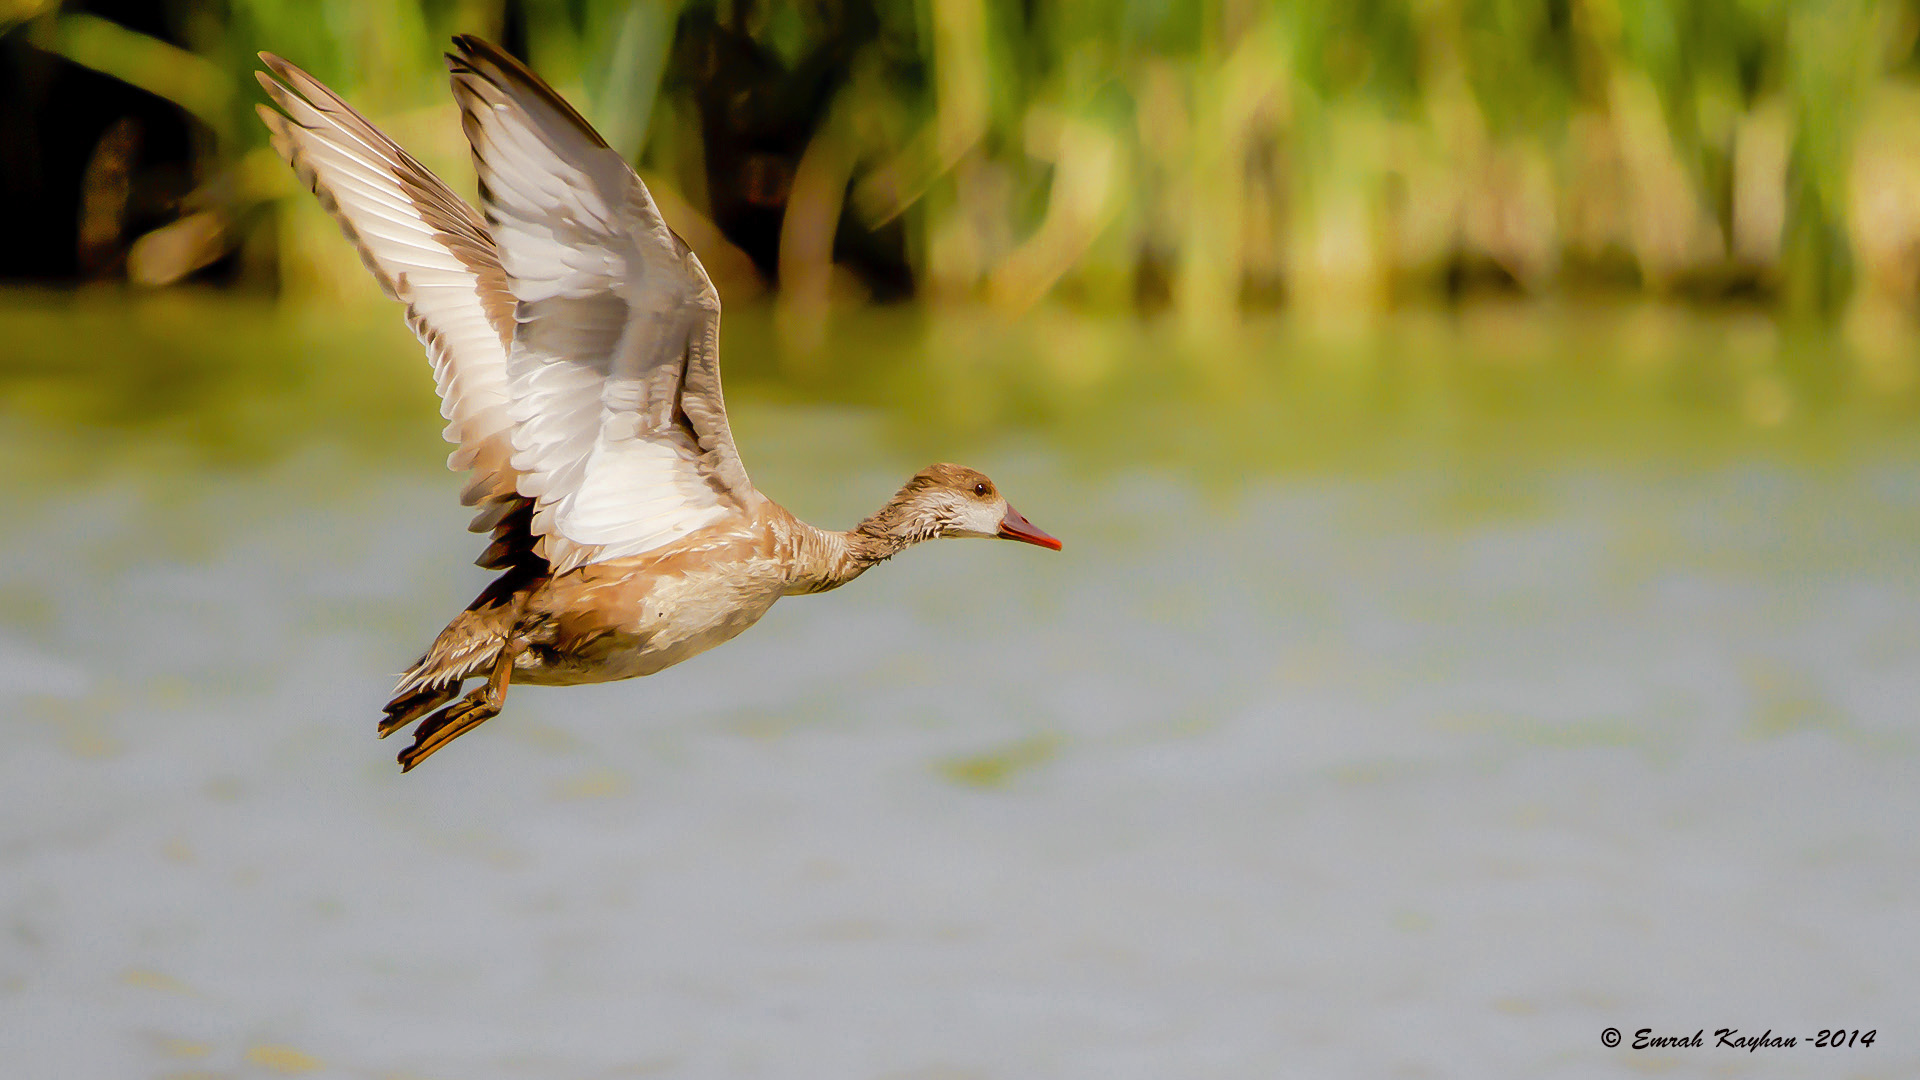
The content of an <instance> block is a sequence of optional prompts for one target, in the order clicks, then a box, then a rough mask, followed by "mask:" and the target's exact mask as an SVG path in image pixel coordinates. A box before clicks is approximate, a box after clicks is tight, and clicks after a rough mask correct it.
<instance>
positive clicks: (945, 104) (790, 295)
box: [0, 0, 1920, 340]
mask: <svg viewBox="0 0 1920 1080" xmlns="http://www.w3.org/2000/svg"><path fill="white" fill-rule="evenodd" d="M162 2H170V3H172V5H173V9H174V11H173V13H174V17H175V19H176V20H178V23H179V25H180V26H182V27H183V29H184V37H185V39H186V40H187V41H189V42H190V49H189V50H184V51H183V50H180V49H176V48H174V47H173V46H170V45H165V44H163V43H160V42H156V41H152V40H150V39H146V38H143V37H141V36H139V35H137V34H133V33H131V32H129V31H126V30H124V29H121V28H119V27H117V26H114V25H112V24H110V23H107V22H105V21H103V20H101V19H99V18H97V17H94V16H91V15H86V14H82V13H78V12H73V11H66V10H62V9H61V8H60V7H59V6H58V4H57V3H49V2H46V0H12V3H11V4H9V5H8V6H6V7H4V8H0V26H4V25H5V24H6V23H8V22H27V23H29V24H30V25H29V26H27V28H26V30H25V32H26V33H28V34H29V35H30V40H32V41H33V42H35V43H37V44H38V45H40V46H41V47H43V48H46V49H50V50H53V51H56V52H59V53H61V54H63V55H65V56H67V57H69V58H71V59H73V60H75V61H78V62H80V63H82V64H85V65H87V66H89V67H93V68H96V69H98V70H101V71H104V72H107V73H110V74H113V75H116V76H119V77H121V78H123V79H126V80H127V81H129V82H132V83H135V84H137V85H139V86H142V87H145V88H147V89H150V90H152V91H154V92H155V93H158V94H161V95H164V96H166V97H169V98H171V99H173V100H175V101H177V102H179V103H180V104H181V105H182V106H183V107H184V108H186V109H187V110H188V111H189V112H191V113H192V114H193V115H195V116H196V117H199V118H200V119H201V120H203V121H204V122H205V123H206V125H207V129H208V131H209V133H210V137H209V138H208V139H207V140H205V144H204V147H203V156H204V160H203V161H202V163H201V175H202V177H203V179H204V181H205V184H204V187H203V189H202V191H201V193H200V194H199V195H198V196H197V197H196V198H195V199H193V200H190V201H189V205H188V206H187V207H185V208H184V211H183V217H182V220H181V221H180V222H179V223H176V224H175V225H173V226H169V227H168V228H166V229H163V230H161V232H160V233H159V234H156V235H152V236H149V237H146V238H143V239H142V241H141V242H140V244H139V245H137V246H136V248H135V250H134V252H133V258H132V259H131V261H130V269H131V273H132V275H133V276H134V277H135V278H136V279H139V280H145V281H149V282H166V281H171V280H174V279H177V278H178V277H180V276H182V275H183V274H184V273H186V272H188V271H190V270H191V269H192V268H194V267H195V266H197V265H201V264H204V263H205V262H206V261H207V260H208V259H210V258H212V257H214V256H216V255H218V254H219V253H221V252H224V251H226V250H230V249H231V248H233V247H234V246H241V247H242V248H243V249H245V248H246V246H247V245H249V244H254V245H259V246H260V254H259V256H258V263H257V264H250V265H253V266H254V269H255V270H256V271H257V273H258V274H259V275H260V276H261V277H263V278H265V277H268V276H271V275H272V274H273V273H274V272H275V268H274V267H273V266H271V265H268V263H269V260H271V259H277V261H278V263H279V266H278V268H277V272H278V274H279V276H280V277H281V279H282V280H284V281H285V282H286V284H287V286H288V287H289V288H290V289H291V290H292V291H293V292H295V293H296V294H297V293H302V292H318V293H320V294H323V295H347V294H350V293H352V292H354V291H356V290H360V289H362V288H363V284H364V283H363V282H362V281H361V280H360V277H359V275H360V271H359V269H358V267H357V265H356V264H355V263H354V261H353V259H352V257H351V255H350V253H347V252H345V251H344V250H342V249H343V245H340V244H339V243H338V241H337V239H335V238H333V237H331V236H330V235H328V234H327V232H326V230H327V228H328V227H327V226H325V225H324V224H323V223H321V221H320V219H319V216H318V215H317V214H315V213H314V212H313V211H312V208H311V206H310V205H309V202H310V200H308V199H307V198H306V197H304V196H303V195H298V193H297V192H295V191H294V190H293V183H292V181H291V180H290V178H288V177H287V175H286V171H285V170H284V168H282V167H280V166H279V165H278V163H277V162H275V161H273V160H271V159H270V157H268V156H266V155H265V154H264V152H263V150H262V141H263V140H262V133H261V131H260V130H259V125H258V124H257V122H255V121H254V120H253V118H252V116H251V107H252V103H253V102H254V101H256V100H258V98H259V94H258V93H257V91H256V90H255V88H254V87H253V85H252V83H251V81H250V74H249V73H250V72H251V71H252V69H253V68H254V67H255V66H256V62H255V60H254V58H253V53H254V51H255V50H258V49H263V48H264V49H269V50H272V51H276V52H280V53H282V54H284V55H286V56H288V57H289V58H291V59H294V60H295V61H296V62H298V63H300V64H301V65H303V66H305V67H307V68H308V69H310V70H312V71H313V72H314V73H315V74H316V75H318V76H319V77H321V78H322V79H324V80H326V81H328V82H330V83H331V84H333V85H334V86H335V87H336V88H338V89H339V90H341V91H342V92H343V93H344V94H346V95H347V96H348V97H349V98H350V99H352V100H353V101H354V102H356V103H357V104H358V105H360V106H361V107H362V108H363V109H364V110H365V111H367V112H369V113H370V114H371V115H373V116H374V117H375V118H376V119H378V120H380V121H381V122H382V123H383V124H386V125H388V126H389V127H390V129H391V130H392V131H393V132H394V133H395V135H396V136H397V137H398V138H400V140H401V141H402V142H403V143H405V144H407V145H408V146H409V147H411V148H414V149H415V150H416V152H418V153H420V155H421V156H422V157H423V158H424V159H426V160H427V161H428V162H429V163H430V164H433V165H435V166H436V167H440V168H441V169H443V171H444V172H446V174H447V175H449V176H450V177H461V176H464V175H465V172H466V170H465V167H464V166H463V165H460V164H459V158H460V156H461V153H462V148H461V147H460V145H459V142H458V140H459V134H458V127H457V125H455V124H452V123H451V122H450V119H449V116H450V113H449V110H448V107H447V106H446V104H445V102H446V95H445V90H444V85H443V79H442V73H441V69H440V66H439V65H440V60H439V53H440V51H441V48H442V46H443V43H444V42H445V40H446V38H447V36H448V35H449V34H451V33H454V32H457V31H467V32H475V33H479V34H482V35H486V36H491V37H495V38H498V37H500V36H501V34H502V32H503V30H504V29H506V26H507V20H508V19H509V16H510V15H512V16H513V17H514V18H515V19H517V20H519V24H520V25H523V26H524V30H525V34H524V36H525V41H526V48H527V52H528V53H529V54H530V56H529V59H530V60H531V62H532V64H533V65H534V66H535V67H536V68H537V69H539V70H540V71H542V72H543V73H544V74H545V75H546V76H547V77H548V78H549V79H550V80H552V81H553V82H554V83H555V84H556V85H557V86H558V87H560V88H561V90H562V91H563V92H564V93H567V94H569V95H572V96H574V97H575V98H576V100H578V102H579V103H580V104H581V106H582V107H583V111H585V112H586V113H587V115H588V116H589V117H590V118H591V119H593V120H594V121H595V122H596V123H597V124H598V125H600V127H601V128H602V130H603V131H605V132H606V133H607V135H608V136H609V138H610V140H611V141H612V142H613V143H614V144H615V145H616V146H618V147H620V148H621V149H622V150H623V151H624V152H627V153H628V154H629V155H630V156H631V157H633V158H634V159H636V160H637V161H639V162H640V164H641V166H642V168H643V171H645V172H646V174H647V175H648V176H649V178H650V179H652V180H653V181H654V183H655V185H656V187H658V188H661V189H662V190H664V191H665V192H666V196H667V197H666V199H664V200H663V201H665V202H670V203H671V204H672V205H671V206H670V207H669V209H670V211H671V213H672V214H674V215H676V216H677V218H678V220H679V221H680V222H682V223H685V224H686V228H685V229H683V231H688V232H689V239H690V240H692V241H693V242H694V246H695V247H696V248H699V249H701V250H702V251H703V254H705V255H707V257H708V261H709V263H710V264H712V263H714V262H720V263H722V264H723V270H722V272H720V273H716V277H718V278H724V279H728V281H730V282H731V284H727V286H726V287H727V288H729V289H732V290H735V291H737V292H743V293H744V292H751V291H752V290H753V289H754V288H755V286H756V285H757V282H756V281H755V280H754V274H753V272H752V270H751V267H750V266H749V265H748V264H747V262H746V260H745V259H744V258H740V257H737V255H738V253H737V252H731V251H729V250H727V249H726V246H725V245H724V243H723V242H722V241H721V240H720V238H719V235H718V233H717V232H715V231H713V230H712V229H711V226H710V225H708V226H706V227H705V228H704V229H703V228H702V226H703V224H704V223H705V222H706V219H707V218H709V217H710V216H711V214H710V208H709V205H708V198H709V192H708V190H707V186H706V184H705V176H706V174H705V172H704V167H703V161H704V158H703V154H704V149H703V146H702V126H701V122H700V115H699V107H698V104H697V101H696V90H697V85H698V83H699V81H700V79H701V78H703V77H709V76H711V74H712V73H711V72H710V71H709V72H707V73H705V75H703V74H702V72H700V71H698V70H694V69H697V68H698V67H699V66H700V64H701V63H703V62H711V61H710V58H709V59H708V60H707V61H703V60H702V59H701V57H700V56H699V55H697V52H698V51H697V50H692V51H687V50H682V51H679V52H676V51H675V49H674V47H673V44H674V43H673V38H674V35H675V33H676V28H681V29H684V27H685V26H687V25H688V20H689V19H690V18H692V17H694V16H699V17H701V18H705V19H709V20H711V21H712V22H713V23H715V24H718V25H723V26H725V27H728V28H729V29H730V31H731V32H734V33H737V34H739V35H742V36H744V37H745V38H746V39H748V40H750V41H751V42H752V43H753V44H754V46H756V47H757V49H758V50H759V53H760V54H761V58H762V59H764V60H766V61H768V62H771V63H774V64H776V65H786V66H787V67H788V68H790V69H792V68H798V67H799V66H801V65H804V64H806V63H808V62H809V61H810V60H818V58H820V57H822V56H829V55H837V54H835V53H833V51H832V50H833V49H834V48H836V47H837V48H843V49H850V52H848V53H847V56H848V57H849V59H847V60H846V61H845V62H843V63H836V64H835V65H834V67H833V72H832V75H831V79H832V92H831V99H830V104H829V105H828V106H827V107H826V108H825V109H824V110H822V111H821V113H820V115H819V116H818V118H817V119H816V120H814V121H812V123H813V127H812V129H811V130H809V131H806V132H803V133H800V134H801V136H802V138H801V140H800V143H799V144H800V145H804V146H805V150H804V152H803V153H801V154H800V155H799V157H798V160H797V162H796V163H795V164H794V165H793V168H792V170H791V176H790V177H789V178H787V187H786V191H785V200H784V219H783V222H782V225H781V229H780V247H779V260H778V278H779V282H778V284H779V286H780V289H781V303H782V310H783V312H784V313H785V314H784V316H783V318H785V319H786V321H787V325H786V330H787V332H788V333H789V334H791V335H793V336H794V337H795V338H797V339H801V340H804V339H806V337H807V335H808V333H809V332H817V328H818V322H819V318H820V315H821V313H822V312H823V311H824V310H825V309H826V308H827V307H828V306H829V304H830V302H831V300H830V298H831V297H832V296H835V295H841V294H843V293H844V292H845V291H846V289H845V288H844V287H843V286H844V285H845V284H846V282H845V280H844V279H845V275H844V274H836V271H835V269H834V267H833V265H832V254H833V241H834V236H835V234H836V230H837V229H838V228H839V226H840V223H841V222H842V221H843V220H845V219H849V216H850V221H851V223H852V224H854V225H856V226H863V227H867V228H874V227H878V226H879V225H881V224H882V223H886V222H890V221H895V220H897V221H898V222H899V223H900V225H901V226H902V227H903V228H904V236H905V246H906V258H907V262H908V265H909V268H910V270H911V273H912V275H913V279H914V287H915V289H916V291H917V293H918V295H920V296H921V297H923V298H925V299H927V300H931V301H935V302H940V303H947V302H967V303H980V302H984V303H986V304H988V305H990V306H993V307H997V308H1001V309H1006V310H1012V311H1020V310H1025V309H1027V308H1029V307H1031V306H1033V305H1034V304H1035V303H1036V302H1038V301H1039V300H1041V299H1042V298H1044V297H1049V296H1051V297H1056V298H1059V299H1062V300H1064V301H1066V302H1069V303H1071V304H1075V305H1079V306H1082V307H1085V308H1090V309H1093V310H1130V309H1135V308H1139V307H1143V306H1144V307H1149V308H1154V307H1159V306H1163V305H1164V306H1169V307H1171V309H1172V310H1173V311H1174V312H1175V313H1176V314H1177V319H1176V321H1177V322H1178V323H1179V324H1180V325H1182V326H1184V327H1186V328H1187V330H1188V331H1189V332H1190V333H1191V332H1198V333H1201V334H1204V333H1206V332H1208V331H1209V329H1210V328H1215V327H1219V326H1221V325H1222V324H1224V323H1226V322H1229V321H1231V320H1233V319H1235V318H1237V317H1239V315H1240V313H1241V312H1243V311H1245V310H1247V309H1249V308H1258V307H1264V306H1270V305H1275V304H1292V305H1294V306H1296V307H1298V308H1300V309H1302V310H1306V311H1312V312H1315V313H1324V312H1340V311H1355V310H1359V311H1365V310H1371V309H1376V308H1380V307H1384V306H1389V305H1392V304H1394V303H1396V302H1398V301H1401V300H1404V299H1406V298H1409V297H1418V296H1421V295H1429V294H1431V295H1439V294H1445V293H1449V292H1457V291H1458V290H1460V289H1462V288H1468V289H1472V288H1480V287H1494V288H1498V289H1511V290H1517V291H1519V292H1520V293H1523V294H1528V295H1542V294H1553V293H1564V292H1569V291H1574V290H1584V289H1588V288H1590V287H1595V286H1599V287H1605V288H1611V289H1626V290H1638V291H1644V292H1647V293H1650V294H1653V295H1656V296H1680V297H1687V298H1698V297H1704V298H1709V299H1724V298H1728V297H1748V296H1754V297H1759V298H1762V299H1764V300H1777V301H1779V302H1780V303H1782V304H1783V305H1785V306H1786V307H1788V308H1791V309H1796V310H1808V311H1828V310H1835V309H1838V308H1841V307H1845V306H1848V305H1851V308H1852V309H1855V310H1865V311H1866V312H1867V314H1865V315H1860V316H1858V317H1860V318H1863V319H1867V320H1869V321H1871V320H1873V319H1875V318H1885V317H1886V316H1884V315H1876V314H1874V313H1875V312H1880V311H1893V312H1896V313H1897V312H1900V311H1902V310H1904V309H1905V308H1906V307H1907V306H1908V305H1909V302H1910V301H1911V300H1912V298H1913V297H1914V296H1915V295H1916V293H1920V124H1917V123H1916V122H1915V120H1914V117H1915V116H1916V115H1920V111H1917V110H1916V109H1915V108H1914V106H1915V105H1916V104H1920V92H1917V89H1916V82H1915V74H1916V58H1915V41H1916V35H1917V34H1920V7H1916V5H1915V4H1914V3H1911V2H1907V3H1896V2H1892V0H1815V2H1792V0H1364V2H1355V3H1324V2H1320V0H1276V2H1269V3H1261V2H1256V0H1113V2H1109V3H1088V2H1074V0H1056V2H1042V3H1023V2H1019V0H915V2H912V3H889V2H885V0H814V2H810V3H793V4H788V3H750V2H747V0H734V2H725V0H686V2H684V3H683V2H682V0H523V2H520V3H517V4H515V5H513V11H512V12H510V11H509V10H508V7H509V5H508V3H507V0H380V2H373V0H228V2H227V3H225V4H220V5H204V4H197V3H191V2H189V0H162ZM297 195H298V197H295V196H297ZM266 219H272V220H273V221H274V223H275V225H276V228H274V229H271V230H266V229H261V228H259V227H258V226H259V225H260V223H261V222H262V221H263V220H266ZM694 232H698V233H699V235H693V233H694ZM263 234H271V235H273V236H275V237H277V238H278V244H277V245H261V244H260V242H259V240H258V238H259V237H260V236H262V235H263ZM273 252H277V255H274V254H271V253H273ZM729 268H730V269H729Z"/></svg>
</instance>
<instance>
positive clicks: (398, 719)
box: [379, 568, 536, 771]
mask: <svg viewBox="0 0 1920 1080" xmlns="http://www.w3.org/2000/svg"><path fill="white" fill-rule="evenodd" d="M535 577H536V575H533V574H531V573H528V572H526V571H524V570H522V569H521V568H515V569H512V570H509V571H508V572H507V573H505V574H502V575H501V576H500V577H499V578H498V579H496V580H495V581H494V582H493V584H492V585H489V586H488V587H487V590H486V591H485V592H483V593H481V594H480V596H479V597H478V598H477V599H475V600H474V602H473V603H472V604H470V605H468V606H467V610H465V611H463V612H461V613H460V614H459V615H458V616H456V617H455V618H454V620H453V621H452V622H450V623H448V624H447V628H446V629H445V630H442V631H440V636H439V637H437V638H435V639H434V641H433V645H432V646H431V647H429V648H428V649H427V651H426V654H425V655H423V656H421V657H420V659H419V660H417V661H415V662H414V664H413V666H412V667H410V668H408V669H407V671H406V673H405V674H403V675H401V676H400V682H399V683H398V685H396V686H395V687H394V688H393V700H391V701H389V702H387V706H386V709H385V710H384V712H385V715H383V716H382V717H381V718H380V728H379V732H380V737H381V738H383V739H384V738H386V737H387V736H388V735H391V734H393V733H394V732H395V731H398V730H400V729H401V728H403V727H406V726H407V725H408V724H411V723H413V722H414V721H415V720H419V719H420V718H421V717H423V716H424V717H427V719H426V721H425V722H424V723H422V724H421V725H420V727H419V728H418V729H417V730H416V731H415V732H414V739H413V745H412V746H410V747H408V748H407V749H406V750H404V751H402V752H401V754H400V764H401V766H402V770H403V771H404V770H406V769H411V768H413V767H414V766H415V765H417V764H419V763H420V762H421V761H423V760H425V759H426V757H427V756H428V755H429V754H432V753H433V751H435V750H438V749H439V748H440V747H442V746H444V745H446V744H447V743H449V742H451V741H452V740H453V739H454V738H455V737H456V736H458V735H459V734H461V733H462V732H464V731H466V730H467V729H469V728H471V727H473V726H474V725H476V724H479V723H480V722H481V721H483V720H487V719H490V718H491V717H493V716H495V715H497V714H498V713H499V712H500V707H501V705H502V704H504V703H505V700H506V693H507V679H508V677H509V676H510V675H511V673H512V670H513V660H514V652H515V649H514V647H513V641H514V631H515V628H516V626H517V624H518V623H519V621H520V609H521V606H522V602H523V601H524V600H525V599H526V596H527V593H528V592H529V591H530V587H531V586H532V585H533V584H535V583H536V582H535V580H534V578H535ZM481 676H485V677H486V678H487V685H486V686H484V687H482V688H481V689H479V690H477V691H475V692H474V693H473V694H470V695H468V697H467V698H465V699H462V700H460V701H458V702H455V703H454V704H452V705H448V706H447V707H446V708H444V709H441V706H443V705H447V703H448V702H450V701H453V699H454V698H455V697H456V696H457V695H458V694H459V693H460V688H461V687H462V686H463V685H464V684H465V683H466V681H467V680H468V679H473V678H477V677H481ZM435 709H440V712H438V713H435V714H434V715H432V716H428V715H427V714H428V713H430V712H432V711H433V710H435Z"/></svg>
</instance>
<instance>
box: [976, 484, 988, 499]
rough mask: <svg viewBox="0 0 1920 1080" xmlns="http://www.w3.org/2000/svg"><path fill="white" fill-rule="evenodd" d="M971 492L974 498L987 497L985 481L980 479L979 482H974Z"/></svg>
mask: <svg viewBox="0 0 1920 1080" xmlns="http://www.w3.org/2000/svg"><path fill="white" fill-rule="evenodd" d="M973 494H974V496H975V497H976V498H981V499H984V498H986V497H987V482H986V481H985V480H982V481H980V482H979V483H977V484H975V485H973Z"/></svg>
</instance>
